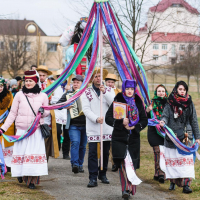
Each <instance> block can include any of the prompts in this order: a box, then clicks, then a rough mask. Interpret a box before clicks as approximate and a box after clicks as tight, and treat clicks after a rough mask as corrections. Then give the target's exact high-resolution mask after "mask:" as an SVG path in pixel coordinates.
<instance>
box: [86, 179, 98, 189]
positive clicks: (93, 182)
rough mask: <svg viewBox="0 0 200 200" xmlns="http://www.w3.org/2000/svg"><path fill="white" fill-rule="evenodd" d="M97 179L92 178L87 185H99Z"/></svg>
mask: <svg viewBox="0 0 200 200" xmlns="http://www.w3.org/2000/svg"><path fill="white" fill-rule="evenodd" d="M97 186H98V184H97V181H96V180H90V182H89V183H88V185H87V187H97Z"/></svg>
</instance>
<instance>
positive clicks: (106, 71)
mask: <svg viewBox="0 0 200 200" xmlns="http://www.w3.org/2000/svg"><path fill="white" fill-rule="evenodd" d="M98 73H101V69H100V67H96V68H95V69H94V72H93V74H92V78H91V80H90V82H92V81H93V79H94V76H95V74H98ZM107 75H108V70H107V69H103V80H105V78H106V76H107Z"/></svg>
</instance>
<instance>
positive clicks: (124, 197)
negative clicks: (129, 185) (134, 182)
mask: <svg viewBox="0 0 200 200" xmlns="http://www.w3.org/2000/svg"><path fill="white" fill-rule="evenodd" d="M129 197H130V194H129V191H123V192H122V198H123V199H124V200H128V199H129Z"/></svg>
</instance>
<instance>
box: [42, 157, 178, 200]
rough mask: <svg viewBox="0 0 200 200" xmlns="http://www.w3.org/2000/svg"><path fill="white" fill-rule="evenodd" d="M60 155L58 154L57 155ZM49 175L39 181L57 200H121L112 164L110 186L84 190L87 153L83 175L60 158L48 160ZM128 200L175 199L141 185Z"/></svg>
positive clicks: (86, 174)
mask: <svg viewBox="0 0 200 200" xmlns="http://www.w3.org/2000/svg"><path fill="white" fill-rule="evenodd" d="M60 155H61V153H60ZM48 168H49V175H48V176H43V177H42V178H41V186H42V188H43V189H42V190H43V191H44V192H46V193H48V194H50V195H51V196H53V197H55V199H58V200H63V199H67V200H79V199H80V200H121V199H122V197H121V185H120V181H119V174H118V172H112V171H111V163H109V169H108V172H107V178H108V179H109V181H110V184H109V185H107V184H102V183H101V182H100V181H99V182H98V187H95V188H87V184H88V182H89V179H88V169H87V153H86V157H85V162H84V170H85V172H84V173H78V174H74V173H73V172H72V170H71V164H70V161H69V160H64V159H62V157H61V156H60V157H59V158H58V159H53V158H50V160H49V163H48ZM130 199H134V200H139V199H140V200H167V199H168V200H169V199H171V200H173V199H174V200H175V199H177V198H176V197H175V196H173V195H171V194H170V193H169V192H163V191H159V190H158V188H156V186H153V185H151V184H147V183H141V184H140V185H139V186H137V192H136V194H135V195H134V196H131V198H130Z"/></svg>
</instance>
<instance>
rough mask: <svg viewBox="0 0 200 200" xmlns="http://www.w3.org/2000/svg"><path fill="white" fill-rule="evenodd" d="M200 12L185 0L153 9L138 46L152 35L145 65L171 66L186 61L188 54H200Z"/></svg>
mask: <svg viewBox="0 0 200 200" xmlns="http://www.w3.org/2000/svg"><path fill="white" fill-rule="evenodd" d="M199 14H200V13H199V11H198V10H197V9H196V8H194V7H192V6H191V5H190V4H189V3H187V2H186V1H185V0H162V1H160V2H159V3H158V4H157V5H156V6H153V7H150V8H149V11H148V13H147V23H146V24H145V26H144V27H142V28H140V30H139V32H138V35H137V37H138V38H139V41H138V45H139V46H140V45H142V44H143V42H144V39H142V38H145V34H148V33H149V32H150V37H149V39H148V45H147V50H146V51H147V53H146V54H145V56H144V61H143V64H144V65H145V64H146V65H169V64H171V63H174V62H180V61H182V60H184V57H185V54H186V51H188V50H189V51H193V52H194V54H195V53H197V52H199V51H200V34H199Z"/></svg>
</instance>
